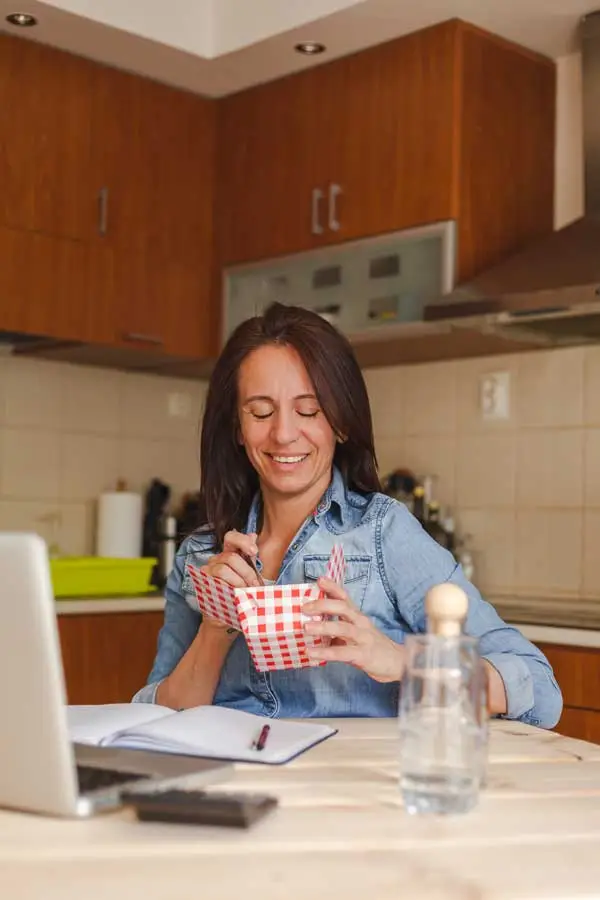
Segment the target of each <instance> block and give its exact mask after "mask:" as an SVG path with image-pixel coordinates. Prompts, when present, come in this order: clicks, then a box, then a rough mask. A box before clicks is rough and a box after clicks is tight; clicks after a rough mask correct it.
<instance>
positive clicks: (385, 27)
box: [0, 0, 600, 97]
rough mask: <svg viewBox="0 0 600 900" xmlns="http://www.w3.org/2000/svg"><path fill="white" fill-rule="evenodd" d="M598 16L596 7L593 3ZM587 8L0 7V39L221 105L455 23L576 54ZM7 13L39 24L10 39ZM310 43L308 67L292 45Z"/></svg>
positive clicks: (319, 4) (190, 3)
mask: <svg viewBox="0 0 600 900" xmlns="http://www.w3.org/2000/svg"><path fill="white" fill-rule="evenodd" d="M597 6H598V7H600V0H597ZM595 8H596V6H594V4H593V2H592V4H591V5H590V0H587V2H586V0H419V2H418V3H410V2H408V0H0V30H6V31H11V32H17V33H19V34H21V35H22V36H24V37H27V38H30V39H32V40H39V41H42V42H44V43H47V44H53V45H55V46H57V47H60V48H62V49H64V50H70V51H72V52H75V53H79V54H81V55H83V56H88V57H90V58H92V59H96V60H99V61H100V62H104V63H106V64H108V65H114V66H117V67H119V68H123V69H127V70H131V71H134V72H138V73H141V74H144V75H148V76H149V77H152V78H155V79H157V80H159V81H164V82H166V83H168V84H173V85H176V86H178V87H183V88H187V89H189V90H192V91H196V92H198V93H202V94H206V95H209V96H215V97H216V96H222V95H224V94H228V93H232V92H234V91H238V90H241V89H243V88H244V87H248V86H250V85H253V84H257V83H259V82H262V81H268V80H270V79H272V78H276V77H278V76H281V75H284V74H287V73H289V72H294V71H298V70H299V69H302V68H305V67H307V66H312V65H317V64H319V63H320V62H325V61H326V60H328V59H333V58H335V57H339V56H343V55H345V54H347V53H351V52H353V51H355V50H359V49H361V48H364V47H367V46H370V45H372V44H378V43H382V42H383V41H386V40H390V39H391V38H394V37H398V36H400V35H402V34H406V33H408V32H410V31H415V30H417V29H419V28H424V27H426V26H427V25H431V24H434V23H435V22H440V21H443V20H445V19H449V18H454V17H458V18H461V19H465V20H466V21H470V22H472V23H474V24H475V25H479V26H481V27H483V28H487V29H488V30H490V31H493V32H495V33H497V34H499V35H502V36H503V37H506V38H508V39H510V40H515V41H517V42H519V43H521V44H524V45H525V46H527V47H530V48H531V49H533V50H537V51H540V52H541V53H545V54H548V55H549V56H552V57H555V58H556V57H560V56H564V55H567V54H569V53H572V52H574V51H575V50H577V49H578V38H577V26H578V22H579V19H580V17H581V16H582V15H583V14H585V13H586V12H589V11H591V10H592V9H595ZM10 12H30V13H32V14H33V15H35V16H36V17H37V18H38V22H39V24H38V25H37V26H36V27H35V28H32V29H15V28H14V27H12V26H10V25H8V24H7V23H6V22H5V16H6V15H7V14H8V13H10ZM302 40H318V41H321V42H322V43H324V44H326V46H327V52H326V53H324V54H323V55H321V56H318V57H314V58H308V57H303V56H301V55H299V54H298V53H295V52H294V49H293V47H294V44H295V43H297V42H298V41H302Z"/></svg>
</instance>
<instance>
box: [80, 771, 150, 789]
mask: <svg viewBox="0 0 600 900" xmlns="http://www.w3.org/2000/svg"><path fill="white" fill-rule="evenodd" d="M142 778H148V775H141V774H140V773H139V772H119V771H117V770H116V769H98V768H96V766H77V780H78V782H79V793H80V794H87V793H89V792H90V791H97V790H100V789H102V788H110V787H115V786H116V785H119V784H124V783H125V782H127V781H138V780H140V779H142Z"/></svg>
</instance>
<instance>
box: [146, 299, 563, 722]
mask: <svg viewBox="0 0 600 900" xmlns="http://www.w3.org/2000/svg"><path fill="white" fill-rule="evenodd" d="M201 454H202V462H201V476H202V489H201V498H202V502H203V507H204V509H205V510H206V520H207V523H210V524H206V525H204V526H203V527H201V528H200V529H199V530H198V531H196V532H194V533H193V534H192V535H191V536H190V537H188V538H187V539H186V540H185V541H184V542H183V543H182V545H181V547H180V549H179V551H178V553H177V556H176V561H175V566H174V568H173V571H172V573H171V575H170V577H169V580H168V583H167V586H166V607H165V620H164V625H163V627H162V630H161V632H160V636H159V641H158V651H157V655H156V659H155V662H154V666H153V668H152V672H151V673H150V677H149V683H148V684H147V685H146V686H145V687H143V688H142V689H141V690H140V691H138V693H137V694H136V696H135V697H134V698H133V699H134V701H137V702H150V703H152V702H154V703H159V704H162V705H165V706H169V707H172V708H175V709H181V708H184V707H190V706H199V705H201V704H210V703H215V704H220V705H224V706H231V707H235V708H237V709H242V710H247V711H249V712H255V713H260V714H263V715H267V716H286V717H287V716H289V717H300V716H324V717H325V716H393V715H396V712H397V702H398V691H399V681H400V678H401V676H402V671H403V666H404V653H405V650H404V647H403V641H404V636H405V634H406V633H407V632H411V631H412V632H420V631H423V630H424V629H425V626H426V622H425V614H424V598H425V594H426V593H427V591H428V589H429V588H430V587H431V586H433V585H434V584H438V583H440V582H443V581H452V582H454V583H456V584H458V585H460V586H461V587H462V588H463V589H464V590H465V591H466V592H467V594H468V597H469V613H468V617H467V623H466V631H467V632H468V633H470V634H473V635H477V636H478V637H479V638H480V649H481V653H482V655H483V657H484V659H485V665H486V667H487V669H488V676H489V677H488V682H489V705H490V710H491V713H492V714H493V715H499V716H506V717H508V718H511V719H521V720H522V721H524V722H528V723H530V724H534V725H541V726H543V727H547V728H551V727H553V726H554V725H555V724H556V723H557V721H558V719H559V717H560V713H561V709H562V698H561V693H560V690H559V688H558V685H557V684H556V681H555V679H554V676H553V673H552V670H551V668H550V666H549V664H548V662H547V660H546V659H545V657H544V656H543V655H542V654H541V653H540V652H539V650H537V648H536V647H534V646H533V645H532V644H531V643H530V642H529V641H527V640H526V639H525V638H524V637H523V636H522V635H521V634H520V632H519V631H518V630H517V629H515V628H511V627H509V626H507V625H506V624H505V623H504V622H503V621H502V620H501V619H500V618H499V616H498V615H497V613H496V612H495V610H494V609H493V607H492V606H490V605H489V604H488V603H486V602H485V601H484V600H483V599H482V598H481V596H480V594H479V593H478V591H477V590H476V589H475V588H474V587H473V586H472V585H471V584H470V583H469V582H468V581H467V580H466V578H465V577H464V575H463V573H462V571H461V569H460V567H459V566H458V565H457V564H456V562H455V560H454V558H453V556H452V555H451V554H450V553H449V552H448V551H447V550H444V549H443V548H442V547H440V546H439V544H437V543H436V542H435V541H433V540H432V539H431V538H430V537H429V535H428V534H427V533H426V532H425V531H424V530H423V528H422V527H421V525H420V524H419V523H418V522H417V520H416V519H415V518H414V517H413V516H412V515H411V514H410V513H409V512H408V510H407V509H406V507H405V506H403V505H402V504H400V503H398V502H396V501H395V500H393V499H391V498H389V497H387V496H385V495H384V494H382V493H381V492H380V484H379V479H378V477H377V469H376V459H375V452H374V446H373V430H372V424H371V413H370V408H369V400H368V396H367V392H366V388H365V384H364V380H363V377H362V373H361V371H360V369H359V367H358V364H357V362H356V360H355V357H354V354H353V351H352V348H351V346H350V344H349V343H348V341H347V340H346V339H345V338H344V337H343V336H342V335H341V334H340V333H339V332H338V331H336V329H335V328H333V327H332V326H331V325H329V324H328V323H327V322H326V321H324V320H323V319H322V318H321V317H320V316H318V315H316V314H314V313H312V312H309V311H306V310H303V309H299V308H294V307H286V306H282V305H280V304H274V305H273V306H271V307H270V308H269V309H268V310H267V312H266V313H265V315H264V316H262V317H255V318H252V319H249V320H247V321H245V322H243V323H242V324H241V325H240V326H239V327H238V328H237V330H236V331H235V332H234V333H233V335H232V336H231V337H230V339H229V341H228V343H227V345H226V347H225V349H224V350H223V353H222V354H221V356H220V358H219V360H218V361H217V364H216V367H215V369H214V371H213V375H212V378H211V381H210V385H209V389H208V394H207V400H206V409H205V415H204V421H203V426H202V438H201ZM338 542H339V543H341V544H342V545H343V548H344V554H345V560H346V571H345V582H344V589H342V588H340V587H338V586H337V585H336V584H334V583H333V582H331V581H328V580H327V579H326V578H324V577H323V573H324V571H325V566H326V562H327V559H328V557H329V553H330V551H331V549H332V547H333V546H334V544H336V543H338ZM188 563H190V564H193V565H195V566H198V567H203V568H204V569H205V571H206V572H208V573H209V574H211V575H213V576H216V577H218V578H221V579H223V580H225V581H227V582H228V583H229V584H231V585H233V586H237V587H241V586H244V585H256V584H257V583H258V580H257V574H256V570H258V571H259V572H260V573H261V575H262V577H263V578H264V580H265V581H273V582H277V583H281V584H292V583H297V582H307V581H317V583H318V584H319V585H320V587H321V588H322V589H323V592H324V594H325V598H324V599H322V600H316V601H313V602H311V603H310V604H309V605H308V606H306V607H305V610H306V612H308V613H310V614H311V616H315V617H317V616H321V615H324V614H327V615H328V616H333V617H335V618H334V619H329V620H327V619H324V620H320V621H319V620H313V621H310V622H308V623H307V625H306V629H307V632H310V633H312V634H321V635H328V636H329V637H331V638H333V639H334V642H333V643H332V644H331V645H330V646H328V647H326V648H320V649H316V648H315V649H314V650H312V651H311V652H312V657H313V660H314V661H315V662H317V661H322V660H325V661H327V663H328V664H327V665H326V666H315V667H309V668H303V669H294V670H284V671H277V672H269V673H259V672H257V671H256V669H255V668H254V666H253V664H252V661H251V657H250V654H249V651H248V648H247V645H246V642H245V641H244V639H243V637H242V636H240V634H239V633H238V632H237V631H235V630H233V629H231V628H228V627H226V626H223V625H222V624H220V623H219V622H216V621H211V620H209V619H204V620H202V618H201V616H200V614H199V612H198V610H197V606H196V604H195V600H194V594H193V588H192V585H191V580H190V576H189V574H188V573H187V571H186V565H187V564H188ZM252 563H255V565H256V569H255V568H254V566H253V564H252Z"/></svg>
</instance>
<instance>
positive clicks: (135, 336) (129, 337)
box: [123, 331, 164, 346]
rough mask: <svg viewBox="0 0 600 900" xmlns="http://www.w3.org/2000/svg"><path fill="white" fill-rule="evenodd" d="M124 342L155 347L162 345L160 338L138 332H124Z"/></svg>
mask: <svg viewBox="0 0 600 900" xmlns="http://www.w3.org/2000/svg"><path fill="white" fill-rule="evenodd" d="M123 340H124V341H137V342H138V343H139V344H156V345H157V346H159V345H161V344H163V343H164V341H163V339H162V338H161V337H158V335H156V334H142V333H141V332H139V331H126V332H125V333H124V334H123Z"/></svg>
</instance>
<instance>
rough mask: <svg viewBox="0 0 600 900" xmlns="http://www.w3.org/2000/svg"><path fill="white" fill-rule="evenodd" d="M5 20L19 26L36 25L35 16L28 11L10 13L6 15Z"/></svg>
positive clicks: (29, 26) (28, 26)
mask: <svg viewBox="0 0 600 900" xmlns="http://www.w3.org/2000/svg"><path fill="white" fill-rule="evenodd" d="M6 21H7V22H9V23H10V24H11V25H17V26H18V27H19V28H31V27H32V26H33V25H37V19H36V17H35V16H31V15H30V14H29V13H11V14H10V15H9V16H7V17H6Z"/></svg>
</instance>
